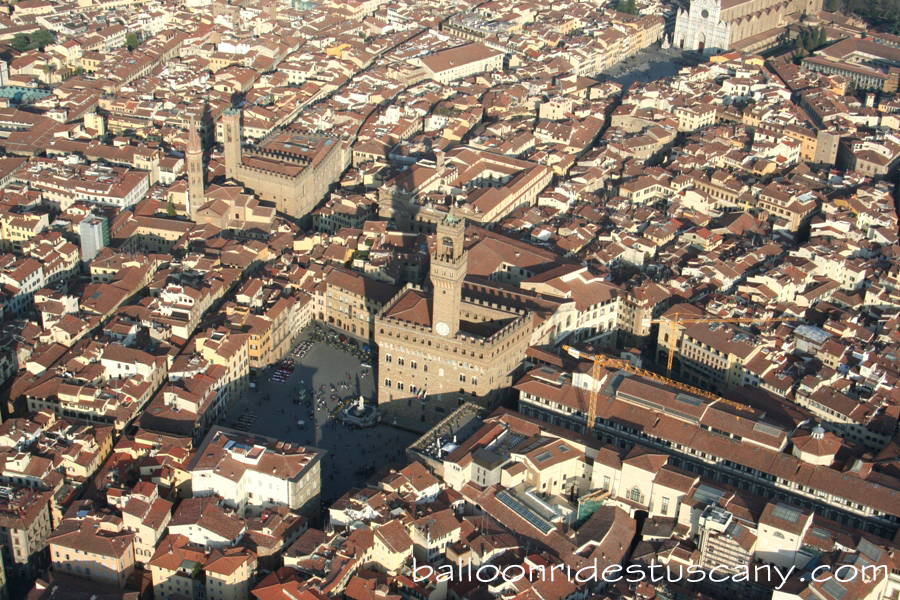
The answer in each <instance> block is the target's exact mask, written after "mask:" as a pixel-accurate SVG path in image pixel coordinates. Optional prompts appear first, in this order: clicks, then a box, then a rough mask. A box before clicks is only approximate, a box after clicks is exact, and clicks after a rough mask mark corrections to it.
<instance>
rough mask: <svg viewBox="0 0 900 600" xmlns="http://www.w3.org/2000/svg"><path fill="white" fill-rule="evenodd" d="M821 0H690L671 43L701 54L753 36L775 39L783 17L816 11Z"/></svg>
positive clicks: (747, 40) (735, 43) (744, 40)
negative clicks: (768, 35)
mask: <svg viewBox="0 0 900 600" xmlns="http://www.w3.org/2000/svg"><path fill="white" fill-rule="evenodd" d="M820 10H822V0H787V1H785V0H692V1H691V2H690V5H689V7H688V9H687V10H683V9H682V10H679V11H678V18H677V21H676V22H675V34H674V37H673V39H672V44H673V45H674V46H675V47H676V48H679V49H683V50H693V51H696V52H702V53H704V54H717V53H719V52H723V51H725V50H729V49H732V48H735V47H738V46H740V45H742V44H744V45H746V44H750V45H752V46H753V47H754V48H755V47H756V46H757V45H758V44H753V40H754V39H756V38H757V37H758V38H766V37H767V34H771V37H772V38H773V40H774V39H776V38H777V37H778V34H780V33H782V31H783V27H784V24H785V22H784V17H785V16H786V15H789V14H792V13H802V12H803V11H806V13H807V14H816V13H818V12H819V11H820Z"/></svg>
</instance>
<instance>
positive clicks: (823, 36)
mask: <svg viewBox="0 0 900 600" xmlns="http://www.w3.org/2000/svg"><path fill="white" fill-rule="evenodd" d="M827 43H828V32H827V31H825V28H824V27H819V35H818V37H817V39H816V48H821V47H822V46H824V45H825V44H827Z"/></svg>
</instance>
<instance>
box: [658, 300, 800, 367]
mask: <svg viewBox="0 0 900 600" xmlns="http://www.w3.org/2000/svg"><path fill="white" fill-rule="evenodd" d="M799 320H800V319H799V318H795V317H773V318H765V317H734V318H725V319H720V318H718V317H698V316H696V315H693V314H691V313H675V314H674V315H671V316H670V317H666V318H664V319H650V320H648V321H645V322H646V323H651V324H653V323H659V324H661V325H662V324H666V325H668V326H669V333H670V335H669V340H668V342H669V344H670V346H669V358H668V360H667V361H666V376H667V377H671V376H672V362H673V361H674V360H675V348H676V346H677V345H678V326H679V325H682V324H685V325H687V324H691V325H692V324H694V323H785V322H790V321H799Z"/></svg>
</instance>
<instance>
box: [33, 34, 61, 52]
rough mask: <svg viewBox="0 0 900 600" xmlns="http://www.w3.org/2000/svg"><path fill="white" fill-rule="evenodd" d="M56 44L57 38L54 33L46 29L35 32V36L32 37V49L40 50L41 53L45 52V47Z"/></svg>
mask: <svg viewBox="0 0 900 600" xmlns="http://www.w3.org/2000/svg"><path fill="white" fill-rule="evenodd" d="M54 42H56V36H54V35H53V32H52V31H48V30H46V29H41V30H39V31H35V32H34V35H32V36H31V47H32V48H40V49H41V52H43V51H44V48H45V47H47V46H49V45H50V44H52V43H54Z"/></svg>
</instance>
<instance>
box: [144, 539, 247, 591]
mask: <svg viewBox="0 0 900 600" xmlns="http://www.w3.org/2000/svg"><path fill="white" fill-rule="evenodd" d="M147 568H148V570H149V571H150V575H151V578H152V581H153V596H154V597H155V598H172V597H179V598H190V599H191V600H248V599H249V598H250V587H251V583H252V582H253V580H254V579H255V578H256V571H257V560H256V555H255V554H254V553H253V552H251V551H250V550H247V549H245V548H226V549H223V550H218V549H216V550H211V551H210V550H207V549H206V548H205V547H203V546H199V545H196V544H193V543H191V542H190V540H189V539H188V538H187V537H185V536H183V535H176V534H169V535H167V536H166V537H165V538H163V540H162V542H160V544H159V547H158V548H157V550H156V553H155V554H154V555H153V558H152V559H151V560H150V562H148V563H147Z"/></svg>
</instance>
